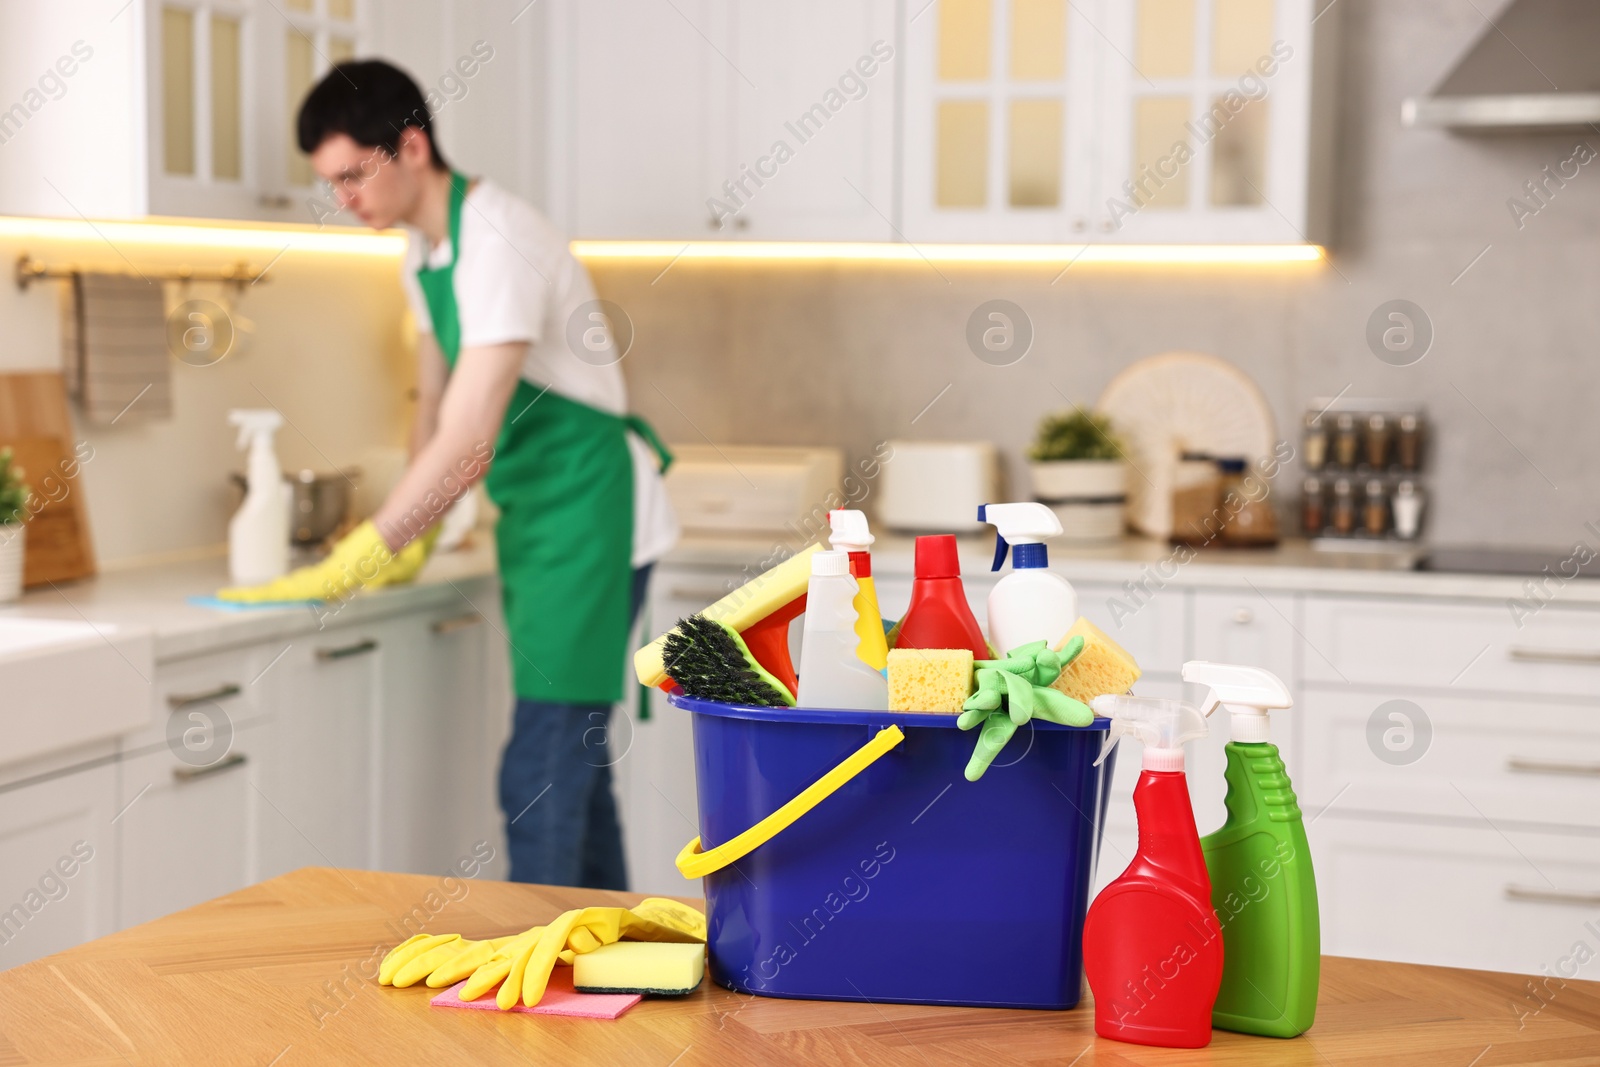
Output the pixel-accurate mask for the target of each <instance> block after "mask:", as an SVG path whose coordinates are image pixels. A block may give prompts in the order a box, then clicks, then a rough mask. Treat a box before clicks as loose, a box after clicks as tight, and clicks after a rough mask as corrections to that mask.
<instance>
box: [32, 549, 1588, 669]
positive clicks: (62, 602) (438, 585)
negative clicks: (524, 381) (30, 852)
mask: <svg viewBox="0 0 1600 1067" xmlns="http://www.w3.org/2000/svg"><path fill="white" fill-rule="evenodd" d="M808 543H809V542H806V541H802V540H800V539H798V538H789V539H778V538H771V537H767V538H761V537H707V536H703V535H692V536H687V537H685V538H684V539H683V540H682V541H681V542H680V543H679V544H678V545H677V547H675V548H674V549H673V550H672V551H671V552H669V553H668V554H667V555H666V557H665V558H664V559H663V560H662V564H663V565H670V566H684V567H701V566H703V567H718V568H729V567H733V568H744V569H747V570H748V571H749V573H750V574H751V576H754V575H755V574H756V573H758V572H759V571H760V570H761V569H762V568H763V566H766V565H770V564H771V563H773V562H776V561H777V560H778V559H780V558H781V557H782V555H783V554H785V553H787V552H789V551H793V550H794V548H795V547H796V546H798V547H804V545H805V544H808ZM958 543H959V546H960V551H961V567H962V571H963V573H965V574H968V575H979V574H984V573H987V572H988V570H989V564H990V562H991V561H992V560H993V557H994V541H993V539H992V537H990V536H987V535H983V534H976V535H971V536H966V537H962V538H960V539H959V542H958ZM912 546H913V539H912V538H910V537H902V536H897V535H888V536H884V537H880V538H879V539H878V542H877V543H876V544H875V545H874V546H873V551H872V560H873V568H874V570H875V572H876V573H877V574H879V575H881V576H884V577H904V578H910V576H911V574H912V559H913V548H912ZM1186 559H1187V560H1188V561H1187V562H1183V561H1184V560H1186ZM1050 561H1051V565H1052V568H1053V569H1054V570H1056V571H1058V572H1059V573H1061V574H1063V575H1065V576H1066V577H1068V578H1070V579H1072V580H1073V581H1077V582H1095V583H1103V584H1107V585H1115V586H1118V587H1122V586H1123V585H1124V583H1127V582H1132V583H1134V584H1135V585H1137V586H1139V587H1141V588H1143V589H1145V590H1147V591H1148V592H1149V593H1154V592H1157V591H1159V590H1161V589H1164V588H1180V589H1181V588H1206V587H1225V588H1241V587H1253V588H1255V589H1257V590H1269V589H1277V590H1302V591H1308V592H1329V593H1349V594H1368V595H1373V594H1376V595H1389V596H1416V597H1430V598H1444V599H1474V600H1491V601H1496V602H1502V603H1503V602H1505V601H1507V600H1511V599H1520V598H1525V597H1526V596H1527V591H1526V589H1525V588H1524V585H1525V583H1526V581H1527V579H1524V578H1518V577H1507V576H1503V575H1477V574H1445V573H1435V572H1417V571H1412V570H1410V569H1409V567H1410V564H1411V558H1410V557H1409V556H1404V555H1393V554H1389V553H1372V552H1322V551H1317V550H1315V549H1312V548H1311V547H1310V545H1309V544H1307V543H1306V542H1304V541H1286V542H1284V543H1283V544H1282V545H1281V546H1279V547H1277V548H1272V549H1258V550H1232V549H1207V550H1203V551H1199V552H1195V553H1193V555H1192V558H1191V557H1190V556H1188V555H1186V554H1185V550H1179V549H1174V548H1173V547H1171V546H1170V545H1165V544H1162V543H1160V542H1158V541H1151V540H1148V539H1143V538H1132V537H1130V538H1124V539H1122V540H1119V541H1116V542H1113V543H1110V544H1106V545H1091V546H1056V547H1054V548H1053V549H1052V551H1051V556H1050ZM494 573H495V553H494V537H493V533H492V531H485V530H478V531H475V532H474V534H473V537H472V539H471V540H470V542H469V543H468V544H467V545H465V546H463V547H461V548H458V549H457V550H455V551H453V552H448V553H442V554H440V555H436V556H434V557H433V558H432V559H431V560H429V561H428V565H427V567H425V568H424V569H423V572H422V574H421V576H420V577H419V578H418V580H417V581H416V582H415V583H413V584H411V585H408V586H401V587H399V588H393V589H383V590H377V591H372V592H363V593H362V594H360V595H358V596H357V597H355V598H354V599H353V600H351V602H350V603H349V604H347V605H346V606H345V607H344V608H342V609H341V610H339V611H338V612H337V613H336V614H335V615H332V616H329V619H328V622H330V623H331V622H333V621H335V620H336V621H337V622H339V623H346V622H361V621H366V620H370V619H376V618H383V617H385V616H388V615H392V614H396V613H398V612H402V611H408V610H412V609H425V608H430V607H436V606H445V605H450V604H457V603H464V604H468V605H471V606H483V605H480V604H479V597H480V596H481V595H487V594H486V593H478V592H473V591H471V590H468V589H466V588H465V586H466V585H467V584H468V583H476V582H479V581H480V580H481V579H484V578H488V577H491V576H493V575H494ZM226 584H228V576H227V561H226V559H225V558H223V557H221V556H216V557H209V558H204V559H196V560H188V561H184V562H180V563H168V564H160V565H153V566H144V567H137V568H130V569H127V570H113V571H109V572H107V573H104V574H101V575H99V576H97V577H95V578H90V579H87V580H85V581H82V582H74V583H70V584H62V585H59V586H56V587H53V588H45V589H35V590H32V591H30V592H29V593H28V594H27V595H26V596H24V597H23V598H22V600H21V601H20V602H19V603H17V604H12V605H8V606H6V607H4V608H0V618H5V617H7V616H12V617H29V618H49V619H63V620H69V621H81V620H87V621H89V622H92V623H109V624H113V625H119V626H129V627H133V628H147V629H150V630H151V631H153V635H154V642H155V658H156V659H157V660H158V661H161V660H171V659H178V658H181V657H184V656H193V655H198V654H200V653H203V652H210V651H215V650H218V649H222V648H229V647H234V646H237V645H244V644H250V643H254V642H258V641H269V640H275V639H278V638H291V637H293V636H295V635H297V634H304V633H310V632H313V631H315V630H317V629H318V628H319V619H320V615H319V612H318V611H316V610H311V609H301V608H282V609H258V610H251V611H239V612H224V611H218V610H216V609H213V608H206V607H197V606H195V605H193V604H190V603H188V598H189V597H191V596H204V595H208V594H211V593H214V592H216V590H217V589H219V588H221V587H222V586H224V585H226ZM1552 588H1553V589H1554V593H1553V600H1554V602H1555V603H1557V604H1558V605H1565V606H1572V607H1580V606H1600V581H1597V580H1593V579H1579V580H1576V581H1569V582H1566V583H1564V584H1561V585H1559V586H1554V585H1553V586H1552Z"/></svg>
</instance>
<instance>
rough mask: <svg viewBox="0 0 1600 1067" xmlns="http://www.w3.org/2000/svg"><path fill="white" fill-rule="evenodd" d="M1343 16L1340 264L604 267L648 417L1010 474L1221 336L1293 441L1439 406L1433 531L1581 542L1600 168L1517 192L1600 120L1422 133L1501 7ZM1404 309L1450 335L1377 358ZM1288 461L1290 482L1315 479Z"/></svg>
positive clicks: (1595, 468) (1335, 260)
mask: <svg viewBox="0 0 1600 1067" xmlns="http://www.w3.org/2000/svg"><path fill="white" fill-rule="evenodd" d="M1340 7H1341V8H1343V9H1344V10H1343V11H1342V15H1343V17H1344V20H1345V21H1344V38H1345V40H1344V52H1345V62H1344V63H1342V64H1341V65H1340V66H1341V70H1340V73H1341V74H1342V75H1343V82H1342V84H1341V85H1340V87H1339V92H1338V96H1339V101H1338V102H1339V106H1340V115H1339V120H1338V144H1337V158H1338V160H1339V173H1338V175H1337V178H1336V181H1335V186H1336V189H1337V208H1336V217H1337V225H1338V231H1337V235H1336V241H1335V246H1334V249H1333V256H1332V261H1331V263H1329V264H1326V265H1322V266H1310V267H1306V266H1301V265H1289V266H1281V267H1238V268H1221V267H1208V268H1203V269H1197V268H1155V267H1139V268H1134V267H1105V266H1101V267H1092V268H1091V267H1085V266H1077V267H1073V268H1072V269H1071V270H1069V271H1067V272H1066V274H1065V275H1063V276H1062V277H1060V279H1059V280H1055V281H1052V279H1054V277H1055V275H1056V274H1057V273H1058V271H1059V268H1058V267H1047V266H1040V267H1031V266H1007V267H994V266H983V267H978V266H970V265H967V266H961V265H947V264H939V265H938V267H937V270H935V269H934V268H933V267H930V266H928V265H927V264H924V263H919V262H913V263H906V264H891V265H883V266H878V267H867V266H860V265H848V264H847V265H843V266H840V267H837V268H826V267H814V266H803V265H790V264H774V263H768V264H756V265H751V264H746V263H733V264H727V263H722V264H718V263H711V264H704V263H702V264H696V263H693V262H679V263H677V264H676V265H674V266H672V267H671V269H670V270H667V271H666V273H665V274H662V273H661V271H662V266H663V264H662V263H661V262H656V261H652V262H648V263H637V264H633V263H625V262H619V261H608V262H604V263H597V264H595V265H594V266H593V268H592V269H593V270H594V273H595V276H596V281H597V284H598V286H599V289H600V292H601V295H602V296H604V297H606V298H607V299H610V300H613V301H615V302H617V303H618V304H620V305H622V306H623V307H624V308H625V309H626V310H627V312H628V313H629V315H630V316H631V318H632V319H633V322H634V327H635V331H636V339H635V342H634V349H633V351H632V352H631V353H630V354H629V355H628V357H627V360H626V362H625V364H624V365H625V367H626V368H627V370H628V374H629V380H630V382H631V384H632V391H633V398H634V404H635V406H636V407H638V408H639V409H640V410H641V411H643V412H645V413H646V414H648V415H649V417H650V418H651V419H652V420H653V421H654V422H655V424H656V425H657V427H658V428H660V429H661V431H662V432H663V433H664V434H665V435H666V436H667V437H668V438H669V439H672V440H684V441H691V440H702V439H704V437H709V438H711V439H712V440H716V441H737V442H749V443H813V442H817V443H821V442H827V443H838V444H842V445H844V446H845V447H847V448H848V449H849V450H850V452H851V453H852V454H854V455H861V454H864V453H866V452H867V451H869V450H870V447H871V446H872V444H873V443H874V442H876V441H878V440H881V439H884V438H889V437H901V436H912V437H916V436H922V437H928V438H941V437H945V438H963V437H979V438H989V439H992V440H995V441H997V442H998V443H999V444H1001V445H1002V446H1003V447H1004V448H1005V450H1006V451H1007V452H1008V453H1009V456H1010V459H1011V473H1012V475H1013V476H1014V477H1015V476H1018V475H1020V473H1021V472H1020V469H1019V468H1020V463H1019V458H1020V454H1021V450H1022V449H1023V448H1025V447H1026V445H1027V442H1028V439H1029V437H1030V435H1031V432H1032V429H1033V426H1034V423H1035V422H1036V420H1037V419H1038V417H1039V416H1040V415H1041V414H1043V413H1044V412H1046V411H1047V410H1050V409H1053V408H1059V407H1065V406H1066V405H1067V404H1068V403H1069V402H1077V403H1082V404H1085V405H1088V404H1091V403H1093V401H1094V400H1095V398H1096V397H1097V396H1098V395H1099V392H1100V390H1101V389H1102V388H1103V387H1104V386H1105V384H1106V383H1107V382H1108V381H1109V380H1110V378H1111V376H1112V375H1113V374H1115V373H1116V372H1117V371H1118V370H1120V369H1121V368H1123V367H1125V366H1127V365H1128V364H1129V363H1131V362H1133V361H1134V360H1136V359H1139V358H1140V357H1143V356H1146V355H1151V354H1154V353H1157V352H1163V351H1169V350H1175V349H1187V350H1192V351H1199V352H1209V353H1214V354H1216V355H1219V356H1222V357H1225V358H1227V359H1229V360H1232V361H1233V362H1235V363H1237V364H1238V365H1239V366H1240V367H1242V368H1243V369H1244V370H1246V371H1247V372H1248V373H1249V374H1250V375H1251V376H1252V377H1254V378H1255V380H1256V381H1257V382H1258V383H1259V384H1260V386H1261V388H1262V389H1263V390H1264V391H1265V393H1266V395H1267V397H1268V399H1269V400H1270V402H1271V404H1272V406H1273V410H1274V413H1275V416H1276V418H1277V421H1278V427H1279V434H1280V436H1284V437H1288V438H1290V439H1295V438H1296V437H1297V435H1298V429H1297V427H1298V422H1299V419H1300V416H1301V413H1302V412H1303V410H1304V406H1305V404H1306V402H1307V400H1308V399H1309V398H1310V397H1313V396H1333V395H1336V394H1338V393H1340V392H1341V391H1342V390H1346V389H1347V388H1348V395H1351V396H1383V397H1394V398H1397V399H1401V400H1407V401H1415V402H1419V403H1421V404H1422V405H1423V406H1424V407H1425V408H1426V409H1427V411H1428V413H1429V416H1430V418H1431V419H1432V420H1433V424H1434V427H1435V430H1436V437H1435V439H1434V440H1433V442H1432V443H1431V446H1432V450H1433V451H1432V454H1431V457H1430V463H1431V465H1432V470H1433V472H1434V473H1433V474H1432V475H1431V482H1430V489H1431V492H1432V498H1431V500H1430V504H1429V506H1430V507H1431V508H1433V509H1434V510H1433V513H1432V515H1431V516H1430V517H1429V519H1428V526H1427V529H1428V534H1429V536H1430V537H1431V538H1433V539H1435V540H1440V541H1449V542H1501V543H1506V542H1537V543H1541V544H1549V545H1560V544H1563V543H1569V542H1571V541H1572V540H1573V539H1574V538H1577V537H1579V536H1581V528H1582V524H1583V523H1584V522H1587V521H1591V520H1595V519H1597V518H1600V503H1597V501H1600V464H1597V463H1596V462H1595V460H1594V457H1595V456H1596V455H1597V454H1600V419H1596V418H1595V417H1594V413H1593V412H1594V400H1593V397H1594V394H1595V385H1594V376H1595V373H1596V372H1595V367H1596V362H1595V358H1594V351H1595V345H1596V337H1600V301H1596V300H1595V299H1594V296H1593V294H1594V293H1596V292H1600V257H1597V256H1596V255H1595V249H1596V247H1597V239H1600V177H1596V176H1594V175H1590V174H1589V173H1588V172H1587V170H1585V171H1583V172H1581V173H1580V174H1579V175H1578V177H1576V178H1575V179H1572V180H1569V181H1568V182H1567V183H1566V186H1565V187H1564V188H1561V189H1560V190H1558V191H1556V192H1555V194H1554V195H1553V196H1550V197H1548V198H1547V203H1546V205H1545V206H1544V207H1542V208H1541V209H1540V210H1539V211H1538V212H1537V214H1536V215H1533V216H1531V217H1530V216H1528V215H1527V214H1526V213H1525V212H1518V213H1516V214H1513V211H1512V210H1511V206H1510V205H1509V204H1508V202H1509V201H1510V199H1511V198H1513V197H1516V198H1519V199H1521V200H1523V201H1524V202H1526V201H1527V197H1528V194H1527V192H1526V190H1525V188H1524V183H1525V182H1528V181H1530V180H1532V179H1537V178H1540V177H1541V174H1540V170H1541V168H1542V167H1544V166H1545V165H1546V164H1550V165H1551V166H1552V167H1554V166H1555V165H1556V164H1557V163H1559V162H1560V161H1561V160H1564V159H1566V158H1567V157H1568V156H1570V155H1571V154H1572V148H1573V145H1574V144H1575V143H1576V142H1578V141H1580V140H1587V141H1588V143H1590V144H1591V145H1592V146H1594V147H1596V148H1600V135H1596V134H1593V133H1590V134H1588V135H1586V136H1583V137H1579V136H1577V135H1539V136H1529V135H1518V136H1513V137H1502V138H1466V137H1456V136H1451V135H1449V134H1445V133H1441V132H1437V131H1425V130H1406V129H1402V128H1401V126H1400V103H1401V101H1402V100H1403V99H1404V98H1405V97H1407V96H1412V95H1417V94H1420V93H1423V92H1426V91H1427V90H1428V89H1430V88H1431V87H1432V86H1433V85H1434V84H1435V83H1436V82H1437V81H1438V80H1439V78H1441V77H1442V76H1443V75H1444V74H1445V73H1446V72H1447V71H1448V70H1449V68H1450V66H1451V64H1452V62H1453V61H1454V60H1455V59H1456V57H1458V56H1459V55H1460V54H1461V52H1462V51H1463V50H1464V49H1465V48H1466V47H1467V45H1468V44H1470V43H1471V41H1472V40H1473V39H1474V38H1475V37H1476V36H1477V35H1478V34H1479V33H1481V32H1482V31H1483V28H1484V22H1483V19H1482V17H1481V16H1480V15H1479V14H1478V13H1477V12H1475V11H1474V10H1473V8H1472V6H1471V5H1470V4H1459V3H1456V2H1454V0H1426V2H1423V0H1418V2H1415V3H1407V4H1382V3H1379V2H1377V0H1340ZM1552 188H1553V187H1552ZM1267 195H1268V196H1269V197H1270V196H1271V190H1267ZM1518 216H1520V221H1521V225H1520V228H1519V225H1518ZM658 275H659V277H658ZM997 298H998V299H1005V300H1010V301H1013V302H1015V303H1016V304H1018V305H1019V306H1021V307H1022V309H1023V310H1024V311H1025V312H1026V313H1027V314H1028V316H1029V318H1030V319H1031V321H1032V324H1033V329H1034V341H1033V346H1032V350H1031V351H1030V352H1029V353H1028V355H1027V356H1026V357H1025V358H1023V359H1022V360H1021V361H1020V362H1018V363H1016V364H1015V365H1013V366H1008V367H994V366H989V365H987V364H985V363H983V362H980V361H979V360H978V359H977V358H976V357H975V356H974V355H973V354H972V352H971V351H970V350H969V348H968V347H967V342H966V339H965V332H966V327H967V319H968V316H969V315H970V314H971V313H972V312H973V310H974V309H975V308H977V306H978V305H979V304H981V303H983V302H984V301H987V300H993V299H997ZM1392 300H1409V301H1412V302H1414V303H1415V304H1417V305H1418V306H1420V307H1421V308H1422V309H1423V311H1424V312H1425V314H1426V315H1427V317H1428V320H1429V321H1430V322H1431V325H1432V333H1433V338H1432V343H1431V347H1430V349H1429V351H1428V352H1427V354H1426V356H1425V357H1424V358H1422V359H1421V360H1420V361H1419V362H1416V363H1414V364H1413V365H1410V366H1393V365H1391V364H1390V363H1386V362H1383V361H1381V360H1380V359H1379V358H1378V357H1377V355H1375V354H1374V352H1373V350H1371V349H1370V348H1369V346H1368V343H1367V340H1366V333H1367V326H1368V320H1369V318H1371V317H1373V314H1374V312H1376V311H1377V310H1378V309H1379V308H1380V306H1381V305H1383V304H1385V303H1387V302H1389V301H1392ZM947 385H948V386H951V388H950V389H949V390H948V391H944V390H945V387H946V386H947ZM942 391H943V392H942ZM941 392H942V396H941V395H940V394H941ZM936 396H938V397H939V399H938V400H937V401H936V402H934V403H932V406H931V407H929V406H928V405H929V403H930V401H934V398H935V397H936ZM925 408H926V410H924V409H925ZM919 414H920V417H918V416H919ZM913 420H915V421H913ZM1287 471H1288V474H1287V476H1286V477H1285V479H1284V482H1283V485H1284V488H1285V489H1286V490H1288V492H1289V494H1290V495H1293V494H1294V493H1296V492H1297V491H1298V485H1299V482H1300V474H1301V471H1300V469H1299V468H1298V467H1295V466H1291V467H1289V468H1287Z"/></svg>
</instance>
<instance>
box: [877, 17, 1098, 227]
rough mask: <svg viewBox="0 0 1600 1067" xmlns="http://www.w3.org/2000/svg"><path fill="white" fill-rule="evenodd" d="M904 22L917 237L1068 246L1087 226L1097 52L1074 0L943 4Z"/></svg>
mask: <svg viewBox="0 0 1600 1067" xmlns="http://www.w3.org/2000/svg"><path fill="white" fill-rule="evenodd" d="M918 6H919V5H915V4H914V5H913V9H912V10H911V11H909V12H908V22H907V25H906V30H907V32H906V35H905V41H906V54H905V55H904V56H903V57H901V62H902V63H904V64H905V72H904V74H905V78H906V85H907V91H906V107H905V115H904V123H905V160H904V176H905V181H904V212H905V226H906V235H907V237H908V238H909V239H910V240H913V241H916V240H936V241H937V240H952V241H1064V240H1069V239H1071V236H1072V234H1073V233H1074V231H1077V232H1081V231H1082V230H1083V229H1085V228H1086V226H1087V222H1086V220H1085V217H1084V213H1085V211H1086V209H1087V208H1088V206H1089V202H1088V191H1089V185H1090V182H1091V180H1092V178H1093V173H1094V171H1093V167H1092V165H1091V164H1092V159H1091V157H1090V155H1089V153H1088V152H1086V151H1083V150H1081V148H1082V146H1085V145H1086V144H1087V143H1088V141H1089V140H1090V139H1091V138H1090V137H1089V136H1088V134H1087V131H1088V129H1089V127H1091V126H1092V125H1093V121H1094V120H1093V116H1092V113H1091V111H1090V108H1091V106H1092V93H1091V91H1090V89H1091V86H1092V84H1093V79H1094V68H1095V64H1096V62H1097V58H1096V55H1095V53H1096V51H1097V46H1096V44H1095V41H1094V32H1095V31H1094V29H1093V27H1092V24H1091V23H1090V20H1089V19H1088V17H1087V16H1086V15H1085V13H1084V10H1083V7H1082V5H1081V4H1079V3H1075V2H1073V0H937V2H935V3H930V4H928V5H927V6H926V7H923V8H921V10H916V8H917V7H918Z"/></svg>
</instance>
